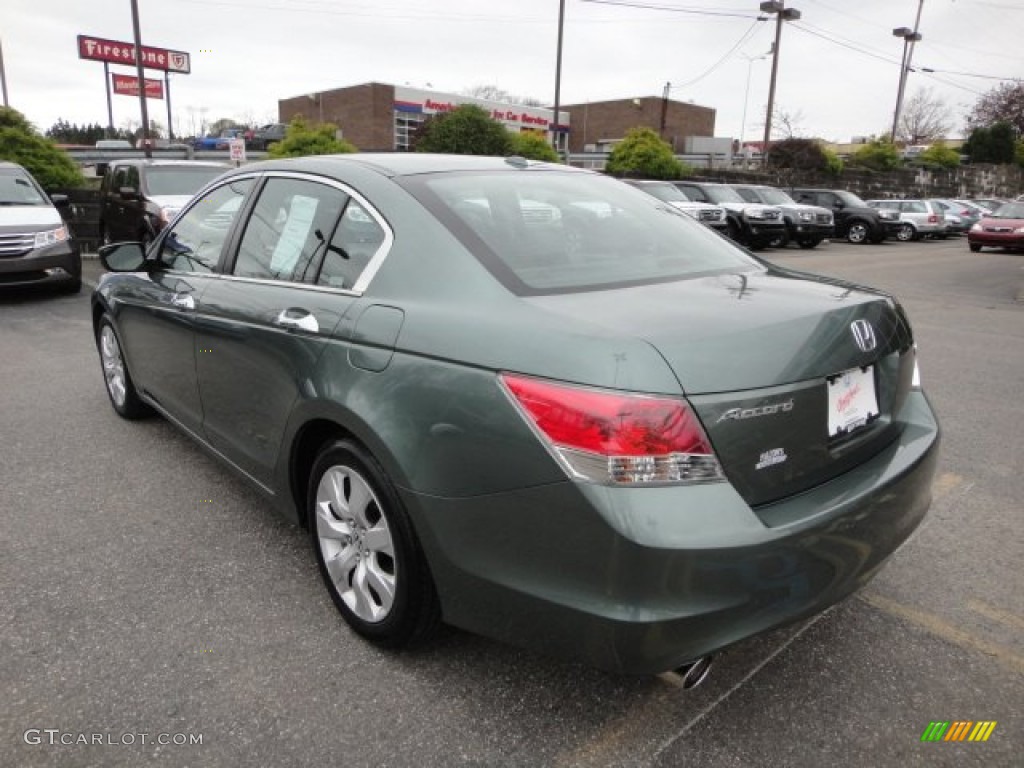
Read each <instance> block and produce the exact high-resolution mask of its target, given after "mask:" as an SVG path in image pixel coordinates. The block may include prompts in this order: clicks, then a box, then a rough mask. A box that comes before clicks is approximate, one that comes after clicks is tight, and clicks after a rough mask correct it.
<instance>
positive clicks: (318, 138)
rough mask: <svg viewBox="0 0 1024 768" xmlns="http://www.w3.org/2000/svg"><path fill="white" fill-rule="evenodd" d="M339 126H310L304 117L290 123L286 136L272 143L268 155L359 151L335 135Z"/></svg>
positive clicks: (294, 119) (326, 124) (299, 155)
mask: <svg viewBox="0 0 1024 768" xmlns="http://www.w3.org/2000/svg"><path fill="white" fill-rule="evenodd" d="M337 130H338V129H337V127H336V126H333V125H331V124H330V123H324V124H322V125H318V126H316V127H315V128H310V127H309V126H307V125H306V121H305V120H303V119H302V117H298V116H297V117H295V118H293V119H292V121H291V123H290V124H289V125H288V129H287V130H286V131H285V134H284V138H283V139H281V141H278V142H275V143H274V144H271V145H270V148H269V149H268V150H267V156H268V157H275V158H276V157H306V156H307V155H343V154H348V153H350V152H358V151H359V150H358V149H356V148H355V146H354V145H353V144H352V143H351V142H348V141H345V140H344V139H338V138H336V137H335V132H336V131H337Z"/></svg>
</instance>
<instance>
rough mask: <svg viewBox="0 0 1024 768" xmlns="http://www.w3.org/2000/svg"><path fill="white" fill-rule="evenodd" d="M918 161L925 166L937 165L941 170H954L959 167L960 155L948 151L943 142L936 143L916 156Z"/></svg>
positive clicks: (951, 150)
mask: <svg viewBox="0 0 1024 768" xmlns="http://www.w3.org/2000/svg"><path fill="white" fill-rule="evenodd" d="M918 159H919V160H920V161H921V162H922V163H925V164H927V165H938V166H941V167H942V168H956V167H957V166H958V165H960V153H959V152H957V151H956V150H955V149H950V148H949V147H947V146H946V143H945V142H944V141H937V142H935V143H934V144H932V145H931V146H930V147H928V149H926V150H925V151H924V152H922V153H921V154H920V155H918Z"/></svg>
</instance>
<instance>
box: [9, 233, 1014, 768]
mask: <svg viewBox="0 0 1024 768" xmlns="http://www.w3.org/2000/svg"><path fill="white" fill-rule="evenodd" d="M763 255H764V257H765V258H767V259H769V260H771V261H774V262H775V263H777V264H780V265H783V266H786V267H790V268H793V269H798V270H807V271H813V272H820V273H824V274H828V275H834V276H838V277H842V278H845V279H851V280H854V281H856V282H860V283H864V284H868V285H876V286H879V287H882V288H885V289H888V290H890V291H892V292H894V293H895V294H896V295H897V296H898V297H899V298H900V299H901V301H902V302H903V303H904V305H905V306H906V308H907V311H908V313H909V315H910V318H911V321H912V323H913V325H914V329H915V333H916V336H917V343H918V347H919V350H920V355H921V365H922V371H921V372H922V378H923V382H924V386H925V389H926V391H927V392H928V393H929V396H930V398H931V400H932V402H933V404H934V406H935V409H936V411H937V412H938V415H939V417H940V419H941V420H942V425H943V429H944V436H943V448H942V457H941V462H940V468H939V472H938V475H937V477H936V481H935V485H934V489H933V493H934V502H933V505H932V509H931V512H930V514H929V517H928V518H927V519H926V522H925V523H924V525H923V526H922V527H921V529H920V530H919V531H918V533H917V535H916V536H915V537H914V538H913V539H912V540H911V541H910V542H909V543H908V544H907V545H906V546H905V547H904V548H903V549H902V550H901V551H900V552H899V553H898V554H897V555H896V556H895V557H894V559H893V560H892V561H891V562H890V563H889V565H888V566H887V567H886V568H885V569H884V570H883V571H882V572H881V573H880V574H879V575H878V577H877V578H876V579H875V580H874V581H873V582H872V583H871V584H870V585H869V586H868V587H867V588H866V589H865V590H864V591H863V592H861V593H859V594H858V595H856V596H855V597H853V598H851V599H850V600H848V601H846V602H845V603H843V604H841V605H839V606H837V607H836V608H834V609H833V610H831V611H830V612H828V613H826V614H824V615H822V616H820V617H817V618H816V619H813V620H811V621H809V622H805V623H802V624H799V625H796V626H793V627H789V628H786V629H783V630H779V631H776V632H774V633H772V634H769V635H765V636H761V637H759V638H757V639H755V640H752V641H748V642H745V643H742V644H740V645H738V646H735V647H733V648H732V649H730V650H728V651H727V652H725V653H723V654H721V655H720V656H719V657H718V659H717V661H716V665H715V667H714V668H713V670H712V673H711V676H710V677H709V679H708V681H707V682H706V683H705V684H704V685H703V686H701V687H699V688H697V689H694V690H689V691H686V690H683V689H682V688H681V686H680V683H679V679H678V678H676V677H675V676H674V675H672V674H667V675H662V676H659V677H654V678H628V677H618V676H612V675H608V674H605V673H602V672H598V671H595V670H592V669H589V668H587V667H583V666H579V665H574V664H570V663H565V662H561V661H557V660H551V659H548V658H545V657H541V656H538V655H534V654H530V653H527V652H524V651H520V650H518V649H516V648H511V647H507V646H503V645H499V644H496V643H493V642H490V641H487V640H484V639H481V638H478V637H475V636H472V635H469V634H466V633H463V632H460V631H456V630H445V631H444V632H443V633H442V634H441V636H440V637H439V638H438V640H437V641H435V642H434V643H432V644H431V645H430V646H428V647H427V648H425V649H423V650H420V651H416V652H407V653H402V654H389V653H386V652H383V651H380V650H378V649H375V648H373V647H372V646H370V645H368V644H366V643H365V642H363V641H362V640H360V639H359V638H358V637H357V636H355V635H354V634H353V633H352V632H351V631H350V630H349V629H348V628H347V626H346V625H345V623H344V622H343V620H342V618H341V616H340V615H338V613H337V611H336V610H335V608H334V606H333V605H332V604H331V602H330V599H329V598H328V596H327V595H326V593H325V591H324V589H323V587H322V585H321V583H320V580H319V576H318V574H317V572H316V567H315V564H314V560H313V557H312V554H311V551H310V545H309V541H308V539H307V536H306V534H305V533H304V532H302V531H300V530H298V529H295V528H292V527H290V526H288V525H286V524H284V523H282V522H281V521H280V520H279V518H277V517H276V516H275V515H274V513H273V511H272V510H271V509H270V507H269V506H268V505H267V504H266V503H265V502H264V501H263V500H262V499H261V498H260V497H258V496H257V495H256V494H255V493H253V492H251V491H250V490H249V489H248V488H247V487H245V486H243V485H242V484H241V483H240V482H239V481H237V480H236V479H235V478H234V476H233V475H231V474H229V473H228V472H227V471H226V470H225V469H223V468H222V467H221V466H220V465H219V464H217V463H216V462H215V461H214V460H212V459H210V458H208V457H207V455H206V454H204V453H203V452H201V451H200V450H199V449H198V448H197V447H196V446H195V445H193V444H192V443H191V442H190V441H189V440H188V439H187V438H186V437H184V436H182V435H181V434H180V433H179V432H177V431H176V430H175V429H174V428H172V427H171V426H170V425H169V424H167V423H166V422H164V421H162V420H159V419H153V420H149V421H144V422H141V423H134V424H133V423H128V422H125V421H122V420H121V419H119V418H118V417H117V416H116V415H115V414H114V413H113V411H112V410H111V408H110V406H109V404H108V401H107V396H106V393H105V392H104V388H103V382H102V378H101V375H100V368H99V363H98V360H97V355H96V350H95V347H94V345H93V343H92V340H91V327H90V322H89V314H88V311H87V307H88V292H87V291H83V293H82V294H81V295H80V296H75V297H60V296H50V295H46V294H21V295H18V296H5V297H0V359H3V361H4V364H3V369H2V370H3V376H2V378H0V381H2V382H3V385H4V388H5V393H4V400H3V407H2V418H0V423H2V425H3V430H2V435H3V441H2V444H0V509H2V510H3V511H4V514H3V518H2V523H0V531H2V535H0V542H2V544H0V546H2V553H3V556H2V558H0V598H2V600H0V606H2V607H0V611H2V620H3V625H4V627H5V629H4V632H3V633H2V636H0V643H2V654H0V686H2V689H3V690H4V691H5V696H4V699H5V706H4V707H3V708H2V709H0V735H2V739H3V745H2V746H3V754H6V755H7V757H6V758H4V759H3V762H4V763H5V764H9V765H18V766H29V765H62V766H93V765H125V766H136V765H140V764H142V763H144V762H148V761H151V760H154V759H160V760H161V761H162V762H164V763H165V764H169V765H204V766H218V765H224V766H235V765H242V764H247V765H268V766H269V765H313V764H328V763H331V764H339V765H345V766H363V765H374V766H377V765H390V766H405V765H421V766H433V765H437V766H447V765H474V766H679V765H708V766H761V765H764V766H783V765H785V766H815V768H817V767H819V766H823V765H844V766H901V767H902V766H911V765H922V766H925V765H927V766H932V765H957V766H961V765H963V766H973V765H977V766H1011V765H1020V754H1021V752H1022V747H1024V725H1022V721H1021V716H1020V713H1021V712H1022V711H1024V597H1022V596H1024V571H1022V569H1021V566H1020V561H1021V556H1022V554H1024V552H1022V547H1021V535H1020V516H1021V509H1022V503H1021V499H1022V498H1024V479H1022V477H1021V467H1022V466H1024V449H1022V446H1024V437H1022V436H1021V433H1020V425H1021V424H1022V423H1024V406H1022V403H1021V397H1020V389H1021V381H1022V378H1024V296H1022V294H1021V291H1022V289H1024V256H1021V255H1020V254H1009V253H999V252H987V251H986V252H984V253H981V254H972V253H969V252H968V249H967V244H966V242H965V241H964V240H962V239H958V238H952V239H950V240H948V241H925V242H919V243H906V244H902V243H892V242H889V243H885V244H882V245H879V246H851V245H848V244H846V243H835V244H825V245H823V246H822V247H820V248H818V249H816V250H813V251H801V250H797V249H791V250H787V251H784V252H780V251H765V252H764V254H763ZM99 271H100V267H99V265H98V263H97V262H95V261H90V262H88V264H87V268H86V274H85V279H86V280H87V281H90V280H92V281H95V279H96V276H97V274H98V273H99ZM947 720H948V721H958V720H961V721H963V720H969V721H983V720H987V721H996V722H997V725H996V727H995V729H994V731H993V732H992V735H991V737H990V738H989V740H988V741H986V742H984V743H968V742H964V743H948V742H945V743H944V742H939V743H922V742H921V741H920V738H921V735H922V732H923V731H924V730H925V728H926V727H927V726H928V725H929V723H930V722H931V721H947ZM30 731H31V732H32V734H31V735H30V734H29V733H28V732H30ZM54 732H56V740H55V743H52V744H51V741H54V738H53V735H54ZM82 734H85V735H86V736H89V737H91V736H92V735H95V734H100V735H101V736H102V739H100V743H94V742H95V740H94V739H91V738H87V739H86V741H87V742H89V743H84V744H83V743H81V739H79V738H78V737H79V736H80V735H82ZM143 734H146V736H145V738H144V739H143V737H142V735H143ZM65 735H68V736H69V737H70V738H63V739H62V737H63V736H65ZM159 735H165V736H170V737H172V738H167V739H162V740H160V739H158V736H159ZM178 735H184V737H185V742H186V743H177V742H178V741H179V740H178V739H177V738H176V737H177V736H178ZM129 736H130V737H131V738H130V739H129V738H128V737H129ZM196 736H199V737H200V740H201V744H196V743H188V742H193V741H195V737H196ZM62 740H63V741H64V742H72V743H61V742H62ZM159 741H165V742H168V743H158V742H159ZM143 742H145V743H143Z"/></svg>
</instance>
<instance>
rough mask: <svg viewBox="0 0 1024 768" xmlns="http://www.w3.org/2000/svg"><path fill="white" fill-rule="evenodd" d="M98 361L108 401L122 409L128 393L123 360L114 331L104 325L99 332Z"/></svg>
mask: <svg viewBox="0 0 1024 768" xmlns="http://www.w3.org/2000/svg"><path fill="white" fill-rule="evenodd" d="M100 359H101V361H102V363H103V379H104V381H106V383H107V391H108V392H109V393H110V399H111V400H113V401H114V405H116V406H119V407H124V404H125V400H126V398H127V391H128V390H127V387H126V386H125V378H124V359H123V358H122V357H121V345H120V344H118V343H117V336H116V335H114V329H113V328H111V327H110V326H109V325H104V326H103V330H102V331H100Z"/></svg>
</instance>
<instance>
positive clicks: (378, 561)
mask: <svg viewBox="0 0 1024 768" xmlns="http://www.w3.org/2000/svg"><path fill="white" fill-rule="evenodd" d="M328 473H330V475H331V479H328V480H327V481H324V478H325V476H326V475H328ZM322 482H323V488H321V484H322ZM367 488H368V489H369V493H370V496H369V499H368V500H367V501H366V503H365V504H363V505H360V506H361V507H362V509H361V510H360V509H355V510H354V509H352V502H353V499H356V503H357V504H358V498H357V497H362V498H363V499H366V496H365V495H364V494H365V493H366V489H367ZM307 491H308V493H307V499H308V501H307V509H306V515H307V521H308V523H309V533H310V539H311V542H312V545H313V552H314V556H315V557H316V561H317V565H318V566H319V568H320V575H321V577H322V578H323V580H324V584H325V585H326V586H327V591H328V592H329V593H330V595H331V599H332V600H333V601H334V605H335V606H336V607H337V608H338V610H339V611H340V612H341V615H342V617H343V618H344V619H345V621H346V622H347V623H348V625H349V626H350V627H352V629H353V630H355V632H357V633H358V634H360V635H362V636H363V637H364V638H366V639H367V640H369V641H371V642H373V643H374V644H376V645H379V646H381V647H384V648H404V647H409V646H412V645H416V644H419V643H421V642H423V641H425V640H427V639H428V638H429V637H430V636H431V635H432V634H433V633H434V631H435V630H436V629H437V627H438V625H439V624H440V622H441V609H440V604H439V602H438V599H437V592H436V590H435V588H434V582H433V579H432V578H431V576H430V570H429V568H428V567H427V562H426V558H425V556H424V554H423V550H422V549H421V548H420V545H419V541H418V540H417V538H416V534H415V532H414V531H413V527H412V522H411V521H410V520H409V516H408V514H407V513H406V511H405V508H404V506H403V505H402V502H401V499H400V498H399V496H398V493H397V492H396V490H395V487H394V485H393V484H392V483H391V481H390V480H389V479H388V476H387V474H386V473H385V472H384V470H383V468H382V467H381V466H380V464H378V463H377V461H376V460H375V459H374V458H373V457H372V456H371V455H370V454H369V453H368V452H367V451H366V450H365V449H363V448H362V446H360V445H358V444H357V443H355V442H353V441H351V440H339V441H336V442H334V443H332V444H330V445H328V446H326V447H325V448H324V449H323V450H322V451H321V453H320V455H319V456H318V457H317V460H316V462H315V463H314V464H313V469H312V471H311V472H310V476H309V485H308V489H307ZM339 495H340V497H341V498H340V499H339V498H338V497H339ZM318 497H319V500H318ZM332 498H333V499H337V501H332ZM360 521H361V522H360ZM381 521H383V523H382V522H381ZM346 531H347V534H346ZM321 532H323V533H326V534H327V535H326V536H323V537H322V536H321ZM374 532H376V534H375V536H374V537H373V538H371V534H373V533H374ZM384 533H386V535H387V536H388V537H389V542H390V550H391V553H390V554H388V553H387V551H386V548H381V547H380V546H379V542H380V540H381V538H382V536H383V534H384ZM335 547H336V548H337V551H336V552H330V550H331V549H334V548H335ZM364 547H365V549H364ZM325 548H326V549H327V550H328V553H325ZM353 548H354V550H355V553H354V554H353V551H352V550H353ZM360 550H361V551H362V553H360ZM346 553H347V554H346ZM325 554H329V555H330V561H331V562H332V563H335V573H336V575H337V578H338V580H337V581H336V580H335V578H332V575H331V571H330V570H329V569H328V566H327V560H326V559H325ZM353 561H355V565H352V563H353ZM371 563H372V565H371ZM350 566H351V567H350ZM360 567H362V569H363V570H362V576H361V579H362V582H363V586H359V585H358V584H356V581H357V580H358V579H360V575H359V569H360ZM382 577H384V578H382ZM387 578H390V579H391V582H392V583H391V584H387V583H386V582H387ZM374 579H376V580H377V584H378V585H379V586H376V587H375V585H374V583H373V581H374ZM339 584H341V585H342V589H341V591H339ZM344 587H347V589H345V588H344ZM382 587H383V588H382ZM385 588H390V589H392V590H393V593H392V594H391V595H390V596H388V595H386V594H385ZM343 593H344V594H343ZM360 597H362V603H363V604H362V605H360V602H361V601H360ZM388 602H390V604H389V605H386V606H385V603H388ZM370 611H381V613H380V615H374V616H372V617H371V616H367V615H366V614H367V613H368V612H370ZM359 613H363V614H364V615H363V616H360V615H359Z"/></svg>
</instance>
